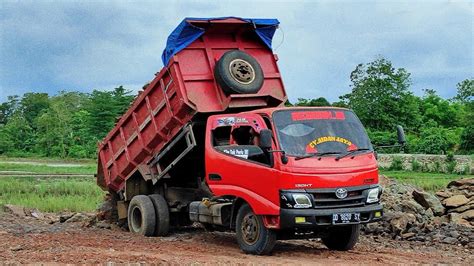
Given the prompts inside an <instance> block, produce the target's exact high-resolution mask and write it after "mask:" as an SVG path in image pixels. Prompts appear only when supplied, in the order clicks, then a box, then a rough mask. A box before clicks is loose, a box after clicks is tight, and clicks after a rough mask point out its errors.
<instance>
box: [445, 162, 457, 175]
mask: <svg viewBox="0 0 474 266" xmlns="http://www.w3.org/2000/svg"><path fill="white" fill-rule="evenodd" d="M456 165H457V163H456V161H448V162H447V164H446V172H447V173H448V174H451V173H453V174H454V172H455V171H454V169H456Z"/></svg>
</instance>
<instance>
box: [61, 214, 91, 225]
mask: <svg viewBox="0 0 474 266" xmlns="http://www.w3.org/2000/svg"><path fill="white" fill-rule="evenodd" d="M89 219H90V216H88V215H86V214H83V213H80V212H79V213H76V214H74V215H73V216H72V217H71V218H69V219H67V220H66V223H75V222H86V221H89Z"/></svg>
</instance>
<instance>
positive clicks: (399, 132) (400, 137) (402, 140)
mask: <svg viewBox="0 0 474 266" xmlns="http://www.w3.org/2000/svg"><path fill="white" fill-rule="evenodd" d="M397 137H398V143H399V144H400V145H405V143H406V142H407V140H406V138H405V132H404V131H403V127H402V126H400V125H397Z"/></svg>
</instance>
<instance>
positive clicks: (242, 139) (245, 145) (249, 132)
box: [213, 126, 269, 165]
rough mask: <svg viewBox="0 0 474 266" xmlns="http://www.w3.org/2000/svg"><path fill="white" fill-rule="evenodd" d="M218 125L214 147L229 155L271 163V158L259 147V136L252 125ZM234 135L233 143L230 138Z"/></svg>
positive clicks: (214, 133) (214, 135) (214, 137)
mask: <svg viewBox="0 0 474 266" xmlns="http://www.w3.org/2000/svg"><path fill="white" fill-rule="evenodd" d="M231 130H232V129H231V127H218V128H216V129H215V130H214V132H213V144H214V147H215V148H216V149H217V150H219V151H221V152H223V153H226V154H228V155H231V156H235V157H238V158H242V159H245V160H249V161H254V162H258V163H262V164H267V165H269V158H268V156H267V155H266V154H265V152H264V151H263V150H262V149H261V148H260V147H259V140H258V138H259V136H258V134H257V133H256V132H255V130H254V129H253V128H252V127H251V126H240V127H237V128H234V129H233V130H232V131H231ZM230 136H232V140H233V141H232V143H231V140H230Z"/></svg>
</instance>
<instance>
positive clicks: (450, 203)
mask: <svg viewBox="0 0 474 266" xmlns="http://www.w3.org/2000/svg"><path fill="white" fill-rule="evenodd" d="M468 202H469V200H468V199H467V198H466V196H464V195H455V196H452V197H449V198H447V199H445V200H444V201H443V204H444V205H445V206H446V207H451V208H456V207H459V206H461V205H464V204H466V203H468Z"/></svg>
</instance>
